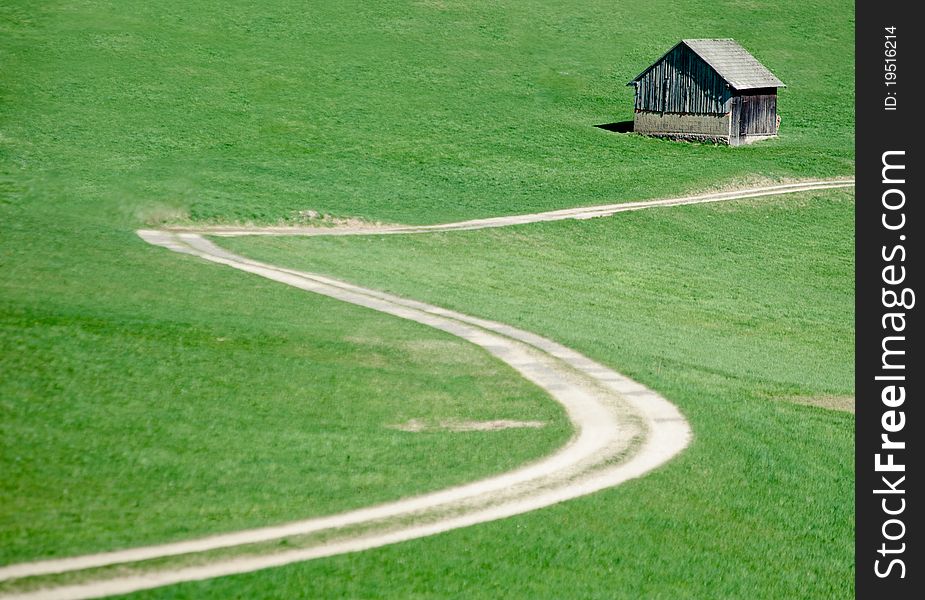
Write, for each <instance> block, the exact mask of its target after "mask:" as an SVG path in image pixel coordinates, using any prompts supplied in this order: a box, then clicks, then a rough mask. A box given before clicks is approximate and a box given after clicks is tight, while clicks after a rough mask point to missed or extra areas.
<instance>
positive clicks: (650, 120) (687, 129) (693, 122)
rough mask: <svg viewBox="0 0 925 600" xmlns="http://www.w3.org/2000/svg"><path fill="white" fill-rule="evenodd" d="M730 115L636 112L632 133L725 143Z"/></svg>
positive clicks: (727, 136) (727, 137) (728, 130)
mask: <svg viewBox="0 0 925 600" xmlns="http://www.w3.org/2000/svg"><path fill="white" fill-rule="evenodd" d="M730 124H731V115H729V114H728V113H727V114H724V115H679V114H672V113H665V114H662V113H653V112H645V111H636V113H635V115H634V117H633V131H635V132H636V133H642V134H645V135H658V136H664V137H671V138H676V139H701V140H710V141H716V142H725V141H727V140H728V139H729V132H730Z"/></svg>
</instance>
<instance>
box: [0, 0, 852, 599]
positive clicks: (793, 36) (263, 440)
mask: <svg viewBox="0 0 925 600" xmlns="http://www.w3.org/2000/svg"><path fill="white" fill-rule="evenodd" d="M852 12H853V7H852V5H851V3H849V2H845V1H843V0H838V1H835V0H806V1H801V2H785V3H760V2H750V1H745V0H742V1H732V0H729V1H720V2H718V3H717V2H712V3H708V2H704V1H701V0H689V1H687V2H684V3H676V2H667V1H665V0H655V1H652V2H646V3H635V2H634V3H629V2H625V3H614V2H603V1H592V2H586V3H582V4H581V5H580V6H579V5H575V4H574V3H565V2H535V1H530V2H519V3H514V4H513V5H505V4H496V3H486V2H471V1H470V2H448V1H447V2H440V1H421V2H376V3H359V2H326V1H325V2H321V1H318V2H312V3H308V4H305V5H300V4H295V3H291V2H278V1H264V2H243V1H242V2H233V3H223V4H219V5H214V4H212V3H199V2H176V1H174V0H165V1H164V2H160V3H144V2H136V1H130V0H125V1H122V2H93V1H83V2H65V1H54V0H53V1H51V2H46V3H42V4H40V5H36V4H35V3H29V2H23V1H20V0H8V1H6V2H4V3H3V4H2V5H0V65H2V66H0V327H2V333H0V472H2V473H3V477H2V482H0V563H9V562H14V561H19V560H25V559H30V558H39V557H44V556H52V555H65V554H72V553H78V552H87V551H94V550H104V549H110V548H114V547H124V546H130V545H133V544H136V543H144V542H152V541H155V540H167V539H183V538H186V537H189V536H192V535H195V534H201V533H204V532H211V531H224V530H233V529H235V528H239V527H243V526H251V525H258V524H265V523H270V522H280V521H285V520H288V519H292V518H298V517H304V516H309V515H313V514H322V513H326V512H330V511H334V510H339V509H343V508H347V507H351V506H359V505H364V504H367V503H369V502H373V501H377V500H382V499H386V498H394V497H398V496H402V495H405V494H408V493H413V492H415V491H420V490H424V489H434V488H436V487H441V486H443V485H447V484H448V483H451V482H456V481H465V480H468V479H471V478H473V477H476V476H478V475H480V474H487V473H490V472H497V471H500V470H503V469H506V468H509V467H510V466H512V465H515V464H519V463H521V462H523V461H526V460H529V459H530V458H533V457H537V456H540V455H543V454H544V453H547V452H548V451H550V450H551V449H552V448H554V447H556V446H557V445H559V444H561V443H562V442H563V441H564V440H565V439H566V438H567V437H568V435H569V432H568V431H567V430H566V429H565V427H564V425H563V422H564V421H563V417H562V415H561V413H560V412H559V410H558V409H557V407H556V406H555V405H553V404H552V402H551V401H550V400H548V399H547V398H546V397H545V396H544V395H543V394H541V393H540V392H538V391H537V390H536V389H534V388H533V387H532V386H530V385H529V384H527V383H525V382H523V381H522V380H520V379H518V378H517V377H516V376H515V374H514V372H513V371H511V370H509V369H507V368H506V367H504V366H503V365H499V364H498V363H496V362H495V361H494V360H492V359H490V358H488V357H487V355H485V354H484V353H483V352H481V351H479V350H477V349H473V348H470V347H467V346H465V345H463V344H461V343H459V342H456V341H454V340H453V339H452V338H449V337H447V336H445V335H443V334H440V333H438V332H434V331H432V330H429V329H426V328H423V327H419V326H416V325H413V324H408V323H403V322H398V321H395V320H394V319H390V318H387V317H384V316H379V315H376V314H372V313H369V312H367V311H364V310H361V309H358V308H354V307H350V306H345V305H341V304H338V303H335V302H333V301H331V300H327V299H321V298H315V297H313V296H311V295H308V294H305V293H303V292H299V291H297V290H291V289H286V288H284V287H283V286H279V285H276V284H272V283H269V282H263V281H261V280H259V279H257V278H254V277H249V276H247V275H244V274H241V273H235V272H233V271H231V270H229V269H222V268H218V267H215V266H212V265H208V264H205V263H203V262H200V261H197V260H195V259H192V258H188V257H181V256H177V255H174V254H171V253H168V252H166V251H164V250H162V249H158V248H153V247H150V246H147V245H146V244H144V243H143V242H142V241H141V240H140V239H138V238H137V236H135V234H134V233H133V230H134V229H136V228H138V227H142V226H150V225H156V224H160V223H166V222H172V223H203V222H205V223H216V222H241V223H243V222H254V223H277V222H299V221H301V220H303V216H302V215H303V214H304V212H303V211H308V210H315V211H319V212H322V213H330V214H333V215H336V216H342V217H358V218H363V219H369V220H381V221H389V222H404V223H428V222H439V221H446V220H451V219H457V218H474V217H484V216H491V215H499V214H509V213H520V212H529V211H534V210H545V209H553V208H562V207H568V206H578V205H588V204H596V203H603V202H617V201H623V200H638V199H644V198H654V197H664V196H671V195H676V194H681V193H685V192H691V191H700V190H705V189H711V188H715V187H719V186H728V185H736V184H741V183H747V182H759V181H778V180H785V179H791V178H803V177H836V176H848V175H850V174H851V173H852V172H853V169H854V150H853V144H854V125H853V108H854V106H853V101H854V98H853V78H854V74H853V52H854V40H853V17H852ZM666 15H667V16H666ZM685 37H733V38H736V39H737V40H738V41H739V42H740V43H742V44H743V45H744V46H745V47H746V48H747V49H749V50H750V51H752V52H753V53H754V54H755V55H756V56H757V57H758V58H759V59H760V60H762V61H763V62H764V63H765V64H767V65H768V66H769V68H770V69H771V70H772V71H774V72H775V74H776V75H778V76H779V77H780V78H781V79H782V80H783V81H784V82H785V83H787V84H788V86H789V87H788V88H786V89H784V90H782V92H781V96H780V111H781V114H782V118H783V121H782V129H781V137H780V139H778V140H774V141H770V142H766V143H761V144H757V145H754V146H750V147H744V148H737V149H730V148H723V147H715V146H710V145H689V144H683V143H673V142H665V141H659V140H650V139H645V138H641V137H638V136H634V135H624V134H616V133H611V132H608V131H604V130H602V129H598V128H595V127H594V126H595V125H600V124H605V123H611V122H617V121H623V120H628V119H630V118H631V117H632V100H631V89H630V88H627V87H625V85H624V84H625V83H626V81H628V80H629V79H631V78H632V77H633V76H635V75H636V74H637V73H638V72H639V71H640V70H642V69H643V68H644V67H646V66H647V65H648V64H649V63H650V62H651V61H652V60H653V59H655V58H657V57H658V56H660V55H661V53H662V52H663V51H664V50H666V49H667V48H668V47H670V46H671V45H673V44H674V43H675V42H676V41H677V40H678V39H680V38H685ZM851 198H852V197H851V195H850V194H849V193H846V192H829V193H825V194H815V195H813V194H810V195H801V196H800V197H795V198H789V199H780V200H772V201H768V202H759V203H747V202H746V203H736V204H729V205H724V206H714V207H688V208H674V209H666V210H658V211H651V212H644V213H634V214H624V215H619V216H617V217H614V218H612V219H604V220H596V221H589V222H574V223H565V222H563V223H556V224H545V225H534V226H527V227H518V228H515V229H505V230H498V231H490V232H489V231H485V232H473V233H456V234H445V235H433V236H421V237H415V238H402V239H399V238H389V239H385V238H381V239H380V238H361V239H351V240H344V239H336V240H335V239H326V240H321V239H319V240H251V239H240V240H228V241H225V242H223V243H225V244H227V245H228V246H229V247H232V248H234V249H236V250H238V251H241V252H243V253H245V254H247V255H251V254H253V255H254V256H255V257H262V258H267V259H272V260H274V261H278V262H280V263H282V264H287V265H293V266H298V267H304V268H308V269H316V270H319V271H324V272H329V273H332V274H335V275H338V276H341V277H343V278H345V279H347V280H350V281H354V282H356V283H361V284H367V285H371V286H375V287H379V288H383V289H389V290H392V291H395V292H398V293H400V294H403V295H407V296H409V297H412V298H415V299H421V300H426V301H430V302H433V303H436V304H439V305H443V306H447V307H449V308H457V309H459V310H461V311H463V312H466V313H470V314H478V315H483V316H488V317H491V318H494V319H498V320H501V321H504V322H507V323H510V324H513V325H516V326H519V327H523V328H526V329H528V330H531V331H535V332H537V333H541V334H544V335H547V336H549V337H551V338H553V339H556V340H557V341H560V342H562V343H565V344H566V345H569V346H571V347H574V348H576V349H578V350H580V351H582V352H585V353H587V354H589V355H591V356H593V357H595V358H597V359H599V360H602V361H604V362H606V363H607V364H608V365H610V366H612V367H614V368H615V369H617V370H619V371H621V372H625V373H626V374H628V375H630V376H633V377H636V378H638V379H639V380H641V381H642V382H644V383H646V384H648V385H650V386H652V387H654V388H655V389H656V390H657V391H659V392H661V393H662V394H664V395H665V396H666V397H668V398H669V399H671V400H672V401H673V402H676V403H678V404H679V406H681V408H682V410H683V411H684V412H685V414H686V415H687V416H688V418H689V419H690V421H691V424H692V426H693V429H694V433H695V436H696V437H695V442H694V445H693V446H692V447H691V448H690V449H689V450H688V451H686V452H685V454H683V455H682V456H681V457H680V458H678V459H676V460H675V461H673V462H672V463H670V464H669V465H667V466H666V467H665V468H663V469H661V470H659V471H658V472H656V473H654V474H652V475H650V476H647V477H646V478H644V479H642V480H639V481H636V482H632V483H630V484H628V485H625V486H621V487H620V488H617V489H615V490H611V491H607V492H604V493H600V494H596V495H594V496H592V497H589V498H585V499H581V500H577V501H573V502H568V503H566V504H563V505H561V506H556V507H553V508H550V509H546V510H543V511H539V512H536V513H533V514H528V515H523V516H521V517H517V518H514V519H509V520H505V521H502V522H498V523H492V524H486V525H481V526H477V527H473V528H469V529H466V530H461V531H456V532H452V533H449V534H445V535H442V536H438V537H435V538H432V539H424V540H418V541H414V542H410V543H406V544H401V545H398V546H395V547H390V548H383V549H380V550H375V551H371V552H366V553H362V554H359V555H352V556H341V557H335V558H331V559H325V560H321V561H317V562H313V563H307V564H304V565H295V566H292V567H287V568H283V569H277V570H272V571H267V572H262V573H256V574H252V575H247V576H240V577H232V578H224V579H221V580H216V581H210V582H205V583H201V584H192V585H184V586H175V587H172V588H167V589H164V590H158V591H153V592H150V593H148V594H146V595H150V596H151V597H201V596H212V597H235V596H237V597H280V596H283V597H299V596H301V597H319V596H322V597H323V596H338V595H345V596H354V597H356V596H361V597H424V596H430V597H433V596H447V595H453V596H473V597H486V598H488V597H496V596H499V595H512V596H520V597H536V596H546V597H574V596H580V597H602V598H604V597H607V598H611V597H625V598H639V597H645V598H682V597H725V598H761V597H767V598H782V597H788V598H790V597H792V598H803V597H806V598H810V597H819V598H833V597H848V596H850V595H851V592H852V589H853V573H852V559H853V542H852V535H853V523H852V516H853V515H852V511H853V505H852V500H851V498H852V489H853V451H852V450H853V441H852V434H853V429H852V427H853V423H852V419H851V418H850V415H847V414H844V413H838V412H833V411H826V410H822V409H819V408H813V407H807V406H800V405H797V404H795V403H793V402H789V400H796V401H801V402H802V401H814V399H818V398H820V397H829V396H850V395H851V394H853V390H852V379H853V370H852V358H853V357H852V342H853V339H852V332H853V323H852V320H851V319H852V316H851V314H852V299H853V290H852V273H851V272H852V266H853V263H852V246H853V236H852V229H853V223H852V204H851ZM485 282H489V283H490V285H491V286H492V287H491V289H492V293H490V294H488V295H485V294H483V293H481V292H479V291H478V290H477V286H478V285H480V284H483V283H485ZM357 407H359V408H358V409H357ZM525 415H529V416H528V417H525ZM427 416H432V417H440V416H459V417H463V418H479V419H483V418H484V419H490V418H531V419H533V418H542V419H545V420H547V421H549V422H550V423H551V425H550V426H548V427H546V428H544V429H542V430H510V431H505V432H493V433H490V434H489V433H472V434H448V433H435V434H417V435H412V434H404V433H403V432H396V431H393V430H390V429H387V428H385V427H384V425H387V424H390V423H395V422H401V421H404V420H407V419H408V418H413V417H427ZM348 456H349V460H348V458H347V457H348ZM384 456H389V457H390V458H389V460H383V457H384Z"/></svg>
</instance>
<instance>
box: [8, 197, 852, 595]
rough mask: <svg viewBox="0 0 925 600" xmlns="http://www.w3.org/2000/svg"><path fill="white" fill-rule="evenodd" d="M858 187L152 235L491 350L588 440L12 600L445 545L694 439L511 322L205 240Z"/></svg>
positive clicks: (611, 480)
mask: <svg viewBox="0 0 925 600" xmlns="http://www.w3.org/2000/svg"><path fill="white" fill-rule="evenodd" d="M852 185H853V181H850V180H838V181H823V182H818V181H817V182H805V183H799V184H788V185H783V186H773V187H768V188H759V189H751V190H742V191H738V192H722V193H717V194H710V195H704V196H692V197H688V198H678V199H668V200H653V201H648V202H636V203H631V204H619V205H606V206H597V207H585V208H580V209H568V210H563V211H553V212H547V213H537V214H533V215H518V216H513V217H499V218H495V219H482V220H476V221H465V222H461V223H450V224H445V225H433V226H421V227H403V228H402V227H390V228H380V229H376V230H369V229H366V230H363V231H360V229H359V228H345V229H339V228H325V229H318V230H310V231H309V230H296V229H285V228H260V229H230V228H224V229H215V228H212V229H204V230H201V231H196V232H194V231H154V230H142V231H139V232H138V234H139V236H141V237H142V239H144V240H145V241H147V242H149V243H151V244H154V245H157V246H161V247H164V248H167V249H170V250H173V251H175V252H179V253H183V254H189V255H193V256H197V257H199V258H201V259H204V260H207V261H210V262H213V263H218V264H221V265H225V266H228V267H232V268H235V269H238V270H241V271H245V272H248V273H251V274H254V275H257V276H261V277H265V278H267V279H271V280H273V281H277V282H280V283H283V284H286V285H290V286H294V287H297V288H299V289H303V290H305V291H309V292H313V293H317V294H322V295H325V296H329V297H332V298H335V299H338V300H342V301H344V302H350V303H352V304H356V305H359V306H363V307H366V308H369V309H372V310H377V311H380V312H383V313H386V314H390V315H394V316H396V317H399V318H403V319H408V320H412V321H416V322H418V323H423V324H425V325H429V326H431V327H434V328H437V329H440V330H443V331H446V332H448V333H450V334H453V335H456V336H458V337H460V338H462V339H465V340H467V341H469V342H471V343H474V344H476V345H478V346H481V347H483V348H485V349H486V350H487V351H488V352H490V353H491V354H493V355H494V356H496V357H497V358H499V359H500V360H502V361H504V362H505V363H507V364H508V365H510V366H511V367H513V368H514V369H515V370H517V371H518V372H519V373H520V374H521V375H522V376H523V377H525V378H526V379H528V380H530V381H532V382H533V383H535V384H536V385H538V386H540V387H541V388H543V389H544V390H546V392H547V393H549V395H550V396H551V397H552V398H553V399H555V400H556V401H558V402H559V403H560V404H562V406H563V407H564V408H565V410H566V413H567V415H568V417H569V419H570V421H571V423H572V425H573V427H574V429H575V431H576V434H575V436H574V437H573V438H572V440H571V441H570V442H569V443H568V444H567V445H566V446H564V447H563V448H561V449H559V450H558V451H556V452H555V453H553V454H552V455H550V456H547V457H546V458H544V459H542V460H539V461H537V462H534V463H532V464H529V465H526V466H524V467H521V468H518V469H515V470H513V471H510V472H507V473H503V474H501V475H497V476H493V477H489V478H486V479H482V480H479V481H476V482H473V483H470V484H465V485H461V486H456V487H452V488H449V489H445V490H441V491H437V492H432V493H428V494H423V495H420V496H414V497H411V498H406V499H402V500H398V501H395V502H390V503H386V504H381V505H378V506H373V507H369V508H364V509H359V510H354V511H350V512H346V513H341V514H337V515H332V516H329V517H321V518H315V519H307V520H303V521H297V522H293V523H288V524H285V525H279V526H271V527H263V528H257V529H249V530H244V531H238V532H233V533H228V534H221V535H214V536H209V537H205V538H200V539H194V540H188V541H183V542H177V543H168V544H160V545H154V546H145V547H138V548H132V549H127V550H118V551H113V552H105V553H99V554H92V555H85V556H77V557H72V558H64V559H57V560H46V561H38V562H31V563H21V564H16V565H9V566H6V567H0V582H4V581H9V580H23V581H24V582H26V583H28V582H29V580H28V579H27V578H30V577H40V576H43V575H50V574H60V573H72V572H77V573H76V575H77V578H78V580H79V581H78V582H76V583H73V582H69V583H66V584H63V585H59V586H58V587H42V588H37V589H36V588H35V587H34V586H25V587H22V588H21V589H19V591H13V592H12V595H0V597H2V598H24V599H25V598H31V599H39V598H43V599H52V598H54V599H79V598H98V597H102V596H107V595H112V594H122V593H128V592H132V591H137V590H143V589H149V588H154V587H159V586H164V585H169V584H174V583H180V582H184V581H193V580H201V579H208V578H212V577H218V576H223V575H231V574H235V573H245V572H250V571H255V570H259V569H264V568H269V567H275V566H281V565H285V564H290V563H293V562H298V561H304V560H309V559H313V558H320V557H324V556H332V555H335V554H342V553H347V552H356V551H360V550H365V549H369V548H374V547H378V546H383V545H386V544H392V543H396V542H400V541H404V540H409V539H413V538H417V537H423V536H427V535H433V534H436V533H440V532H444V531H449V530H451V529H455V528H459V527H465V526H469V525H473V524H476V523H483V522H487V521H492V520H496V519H501V518H505V517H508V516H512V515H516V514H520V513H523V512H527V511H531V510H535V509H538V508H542V507H544V506H549V505H551V504H555V503H558V502H562V501H564V500H568V499H571V498H576V497H579V496H583V495H586V494H590V493H593V492H595V491H598V490H601V489H605V488H608V487H612V486H615V485H618V484H620V483H622V482H624V481H627V480H629V479H632V478H635V477H639V476H641V475H644V474H645V473H647V472H649V471H651V470H652V469H654V468H656V467H658V466H659V465H661V464H663V463H665V462H666V461H668V460H670V459H671V458H672V457H673V456H675V455H677V454H678V453H679V452H680V451H681V450H683V449H684V448H685V447H686V446H687V444H688V443H689V441H690V438H691V431H690V427H689V425H688V423H687V421H686V420H685V419H684V418H683V416H682V415H681V414H680V412H679V411H678V410H677V408H676V407H675V406H674V405H673V404H671V403H670V402H669V401H668V400H666V399H665V398H663V397H662V396H660V395H659V394H657V393H656V392H654V391H652V390H650V389H648V388H646V387H645V386H643V385H641V384H639V383H636V382H634V381H632V380H630V379H628V378H626V377H624V376H622V375H620V374H619V373H616V372H615V371H613V370H611V369H609V368H608V367H606V366H604V365H601V364H599V363H596V362H594V361H592V360H591V359H589V358H587V357H585V356H583V355H581V354H579V353H577V352H575V351H573V350H570V349H569V348H566V347H564V346H562V345H560V344H558V343H556V342H553V341H551V340H548V339H545V338H543V337H540V336H537V335H535V334H532V333H529V332H526V331H523V330H520V329H516V328H514V327H511V326H508V325H504V324H502V323H496V322H492V321H487V320H484V319H478V318H475V317H470V316H467V315H464V314H461V313H458V312H454V311H449V310H446V309H442V308H439V307H436V306H432V305H429V304H425V303H422V302H417V301H413V300H407V299H404V298H399V297H397V296H393V295H390V294H385V293H383V292H379V291H376V290H371V289H367V288H363V287H359V286H355V285H352V284H349V283H345V282H342V281H338V280H335V279H332V278H329V277H325V276H321V275H317V274H312V273H305V272H300V271H295V270H291V269H285V268H281V267H277V266H274V265H269V264H266V263H261V262H258V261H254V260H250V259H247V258H245V257H242V256H238V255H235V254H232V253H230V252H228V251H226V250H223V249H222V248H220V247H218V246H216V245H215V244H214V243H212V242H211V241H209V240H207V239H205V238H204V237H203V234H205V235H216V236H231V235H359V234H376V233H382V234H398V233H424V232H427V231H454V230H468V229H481V228H487V227H502V226H507V225H516V224H524V223H533V222H540V221H551V220H561V219H586V218H593V217H599V216H608V215H611V214H614V213H617V212H622V211H626V210H641V209H644V208H650V207H658V206H675V205H681V204H695V203H703V202H717V201H721V200H735V199H740V198H754V197H760V196H769V195H778V194H785V193H792V192H799V191H808V190H815V189H828V188H836V187H849V186H852ZM318 534H327V537H321V538H320V539H316V540H312V539H307V538H306V537H305V536H314V535H318ZM300 536H302V537H300ZM284 539H285V540H293V541H294V542H295V543H293V544H292V545H293V546H297V547H296V548H295V549H290V550H282V551H281V550H279V548H278V547H274V548H273V549H267V548H266V547H265V546H264V547H261V546H259V544H262V543H266V542H270V541H274V540H284ZM249 547H250V548H249ZM229 548H235V549H237V550H240V552H239V553H237V554H235V555H234V556H231V557H229V556H228V555H227V554H220V553H219V552H217V551H219V550H222V549H229ZM249 549H250V551H248V550H249ZM210 552H211V553H213V555H210V554H209V553H210ZM216 554H220V555H216ZM187 555H189V556H190V557H191V558H194V559H195V560H190V561H189V563H190V564H189V565H185V564H182V563H181V564H180V565H179V566H177V565H176V564H173V565H172V566H167V567H165V566H163V565H160V566H152V565H148V564H145V563H144V562H143V561H150V560H154V559H163V558H165V557H176V556H183V557H184V558H185V557H186V556H187ZM110 565H123V566H122V567H120V569H119V570H118V571H116V572H113V573H110V574H109V575H108V576H106V574H105V573H97V574H94V573H92V572H91V573H89V575H88V578H86V579H80V573H79V572H80V571H84V570H87V569H97V568H101V567H107V566H110ZM39 582H40V581H39ZM13 583H16V582H13ZM13 589H17V588H15V587H14V588H13ZM11 591H12V590H11ZM0 594H2V592H0Z"/></svg>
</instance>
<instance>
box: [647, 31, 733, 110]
mask: <svg viewBox="0 0 925 600" xmlns="http://www.w3.org/2000/svg"><path fill="white" fill-rule="evenodd" d="M731 96H732V93H731V91H730V90H729V87H728V86H727V85H726V82H725V81H724V80H723V79H722V78H721V77H720V76H719V74H718V73H717V72H716V71H715V70H713V67H711V66H710V65H708V64H707V63H706V62H704V60H703V59H702V58H700V57H699V56H697V55H696V54H695V53H694V52H693V51H691V49H690V48H688V47H687V46H686V45H684V44H680V45H679V46H677V47H676V48H675V49H674V50H672V51H671V52H669V53H668V55H666V56H665V58H663V59H662V60H661V61H659V62H657V63H655V64H654V65H652V67H651V68H650V69H649V70H648V71H646V72H645V73H644V74H643V75H642V77H640V78H639V80H638V81H637V82H636V110H643V111H648V112H660V113H669V112H671V113H687V114H701V115H707V114H725V113H726V112H728V111H729V106H728V103H729V99H730V98H731Z"/></svg>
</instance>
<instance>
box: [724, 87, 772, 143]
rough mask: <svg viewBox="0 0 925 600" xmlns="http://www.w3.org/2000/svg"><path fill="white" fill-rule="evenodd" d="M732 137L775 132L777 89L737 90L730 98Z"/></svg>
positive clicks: (763, 134)
mask: <svg viewBox="0 0 925 600" xmlns="http://www.w3.org/2000/svg"><path fill="white" fill-rule="evenodd" d="M731 105H732V137H733V138H743V137H747V136H750V135H760V136H766V135H776V134H777V90H775V89H773V88H768V89H756V90H747V91H745V92H738V93H736V94H735V96H733V98H732V102H731Z"/></svg>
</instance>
